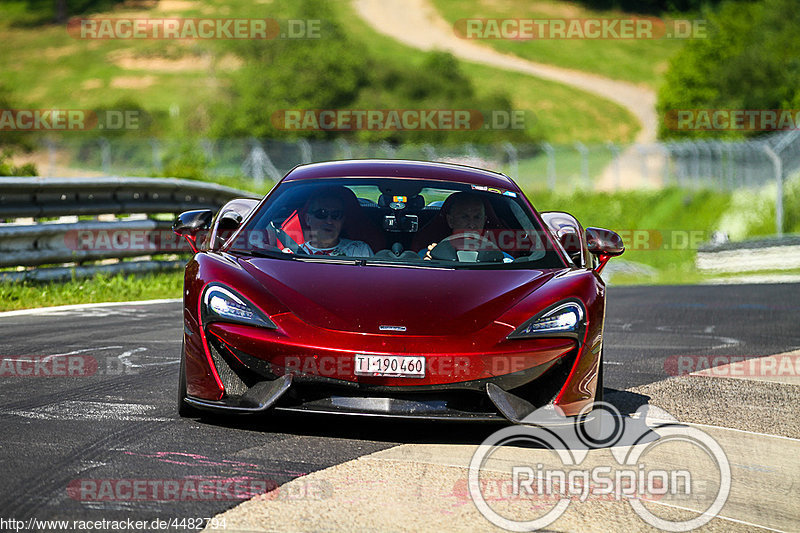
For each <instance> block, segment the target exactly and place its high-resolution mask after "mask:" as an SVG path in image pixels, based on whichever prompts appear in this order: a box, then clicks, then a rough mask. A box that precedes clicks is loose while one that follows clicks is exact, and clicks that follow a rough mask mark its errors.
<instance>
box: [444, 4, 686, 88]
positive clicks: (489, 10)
mask: <svg viewBox="0 0 800 533" xmlns="http://www.w3.org/2000/svg"><path fill="white" fill-rule="evenodd" d="M432 2H433V4H434V5H435V6H436V8H437V9H438V11H439V13H440V14H441V15H442V16H443V17H444V18H445V20H447V21H448V22H449V23H450V24H455V23H456V21H458V20H459V19H465V18H487V19H496V18H497V19H574V18H628V17H631V15H629V14H625V13H621V12H614V11H592V10H590V9H587V8H585V7H582V6H580V5H579V4H574V3H567V2H556V1H553V0H537V1H533V2H532V1H530V0H504V1H502V2H489V1H486V0H432ZM478 42H480V43H481V44H484V45H487V46H491V47H493V48H495V49H496V50H498V51H500V52H504V53H508V54H513V55H517V56H519V57H522V58H525V59H529V60H531V61H536V62H538V63H547V64H550V65H555V66H559V67H564V68H570V69H575V70H581V71H585V72H592V73H595V74H599V75H602V76H606V77H609V78H613V79H618V80H623V81H629V82H632V83H637V84H643V85H646V86H648V87H650V88H653V89H655V88H657V87H658V85H659V83H660V81H661V77H662V74H663V73H664V72H665V71H666V68H667V62H668V60H669V58H670V57H671V56H672V55H673V54H674V53H675V52H676V51H678V50H679V49H680V47H681V46H682V44H683V42H684V41H682V40H680V39H537V40H507V39H484V40H480V41H478Z"/></svg>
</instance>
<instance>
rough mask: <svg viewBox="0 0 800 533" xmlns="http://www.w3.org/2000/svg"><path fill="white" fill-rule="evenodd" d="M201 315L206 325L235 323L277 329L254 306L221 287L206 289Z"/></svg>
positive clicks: (214, 286) (215, 286)
mask: <svg viewBox="0 0 800 533" xmlns="http://www.w3.org/2000/svg"><path fill="white" fill-rule="evenodd" d="M201 313H202V317H203V324H204V325H205V324H206V323H208V322H233V323H236V324H247V325H249V326H259V327H262V328H271V329H275V328H277V326H276V325H275V323H274V322H273V321H272V320H270V319H269V317H267V316H266V315H265V314H263V313H262V312H260V311H259V310H258V308H257V307H256V306H255V305H254V304H252V303H250V302H248V301H247V300H246V299H245V298H244V297H242V296H239V295H238V294H236V293H234V292H233V291H232V290H230V289H228V288H226V287H222V286H220V285H209V286H208V287H207V288H206V292H205V293H204V294H203V305H202V307H201Z"/></svg>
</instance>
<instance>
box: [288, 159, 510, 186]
mask: <svg viewBox="0 0 800 533" xmlns="http://www.w3.org/2000/svg"><path fill="white" fill-rule="evenodd" d="M358 176H363V177H373V178H374V177H403V178H419V179H432V180H442V181H454V182H461V183H472V184H475V185H486V186H488V187H501V188H504V189H513V190H515V191H518V190H519V188H518V187H517V186H516V184H515V183H514V182H513V181H512V180H511V178H509V177H508V176H506V175H505V174H501V173H499V172H493V171H491V170H485V169H481V168H476V167H469V166H466V165H457V164H453V163H433V162H430V161H410V160H404V159H353V160H347V161H326V162H323V163H311V164H308V165H300V166H297V167H295V168H294V169H293V170H292V171H291V172H289V174H287V175H286V176H285V177H284V178H283V181H299V180H313V179H319V178H338V177H358Z"/></svg>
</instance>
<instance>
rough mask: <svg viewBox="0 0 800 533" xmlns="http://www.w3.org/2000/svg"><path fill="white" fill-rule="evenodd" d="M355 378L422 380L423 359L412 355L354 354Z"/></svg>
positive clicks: (423, 374)
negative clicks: (377, 377)
mask: <svg viewBox="0 0 800 533" xmlns="http://www.w3.org/2000/svg"><path fill="white" fill-rule="evenodd" d="M355 369H356V370H355V373H356V376H382V377H390V378H424V377H425V358H424V357H422V356H413V355H365V354H356V364H355Z"/></svg>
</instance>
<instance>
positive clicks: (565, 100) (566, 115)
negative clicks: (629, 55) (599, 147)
mask: <svg viewBox="0 0 800 533" xmlns="http://www.w3.org/2000/svg"><path fill="white" fill-rule="evenodd" d="M333 5H334V6H335V8H336V11H337V14H338V17H339V21H340V22H341V24H342V25H343V26H344V27H345V29H346V30H347V32H348V34H349V35H351V36H352V37H353V38H354V40H356V41H359V42H362V43H369V51H370V54H372V55H373V56H374V57H376V58H378V59H381V60H385V61H387V62H396V61H399V60H402V61H404V62H406V63H407V64H412V65H420V64H421V63H422V62H423V60H424V57H425V53H424V52H422V51H419V50H417V49H415V48H411V47H408V46H405V45H403V44H400V43H398V42H397V41H395V40H393V39H390V38H388V37H386V36H384V35H382V34H379V33H377V32H376V31H375V30H373V29H372V28H371V27H370V26H368V25H367V24H366V23H365V22H364V21H362V20H361V19H360V18H359V17H358V15H356V13H355V11H354V9H353V7H352V6H351V5H350V3H349V2H344V1H342V2H336V3H335V4H333ZM461 68H462V71H463V72H464V73H465V74H466V75H467V76H469V77H470V78H471V79H472V82H473V84H474V85H475V87H476V90H477V92H478V95H479V96H485V95H489V94H492V93H495V92H497V91H505V92H507V93H508V94H509V95H510V96H511V98H512V103H513V106H514V109H520V110H525V111H529V112H533V114H534V115H535V119H533V120H526V129H528V131H530V132H531V133H532V134H533V135H534V136H537V137H541V138H544V139H546V140H547V141H549V142H552V143H570V142H575V141H581V142H584V143H600V142H605V141H613V142H631V141H632V140H633V139H634V137H635V136H636V133H637V132H638V129H639V125H638V122H637V120H636V118H635V117H634V116H633V115H631V114H630V113H629V112H628V111H627V110H626V109H624V108H623V107H621V106H618V105H616V104H613V103H611V102H609V101H607V100H604V99H602V98H599V97H596V96H593V95H590V94H587V93H584V92H582V91H579V90H577V89H573V88H571V87H568V86H566V85H561V84H558V83H553V82H549V81H544V80H540V79H538V78H534V77H532V76H527V75H524V74H519V73H515V72H509V71H505V70H500V69H494V68H490V67H487V66H483V65H479V64H476V63H469V62H464V61H462V62H461Z"/></svg>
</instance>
